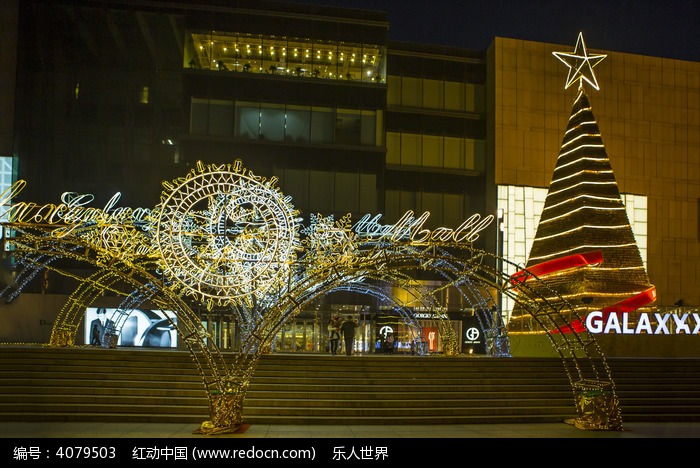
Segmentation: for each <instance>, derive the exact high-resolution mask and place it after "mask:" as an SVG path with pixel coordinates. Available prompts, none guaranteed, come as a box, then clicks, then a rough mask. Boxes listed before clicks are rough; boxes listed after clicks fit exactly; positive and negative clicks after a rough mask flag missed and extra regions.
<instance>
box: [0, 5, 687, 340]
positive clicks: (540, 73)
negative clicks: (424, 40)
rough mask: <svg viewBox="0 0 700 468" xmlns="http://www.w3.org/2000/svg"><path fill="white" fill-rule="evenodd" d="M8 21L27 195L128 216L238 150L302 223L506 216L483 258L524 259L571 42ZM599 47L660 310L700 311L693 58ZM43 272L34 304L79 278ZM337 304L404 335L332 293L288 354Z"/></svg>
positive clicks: (83, 13) (222, 25)
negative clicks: (171, 183)
mask: <svg viewBox="0 0 700 468" xmlns="http://www.w3.org/2000/svg"><path fill="white" fill-rule="evenodd" d="M2 8H3V13H7V14H6V15H2V16H3V18H5V19H4V20H3V21H5V22H7V23H8V25H7V27H6V28H4V31H3V33H2V34H4V35H6V36H7V39H8V43H14V44H16V45H17V47H16V48H15V49H14V50H15V51H16V55H13V54H12V53H8V52H6V51H5V52H3V55H0V61H1V63H2V65H3V70H10V71H11V70H15V69H16V74H14V73H8V72H3V74H2V75H0V77H1V78H2V80H3V83H5V82H7V85H8V86H9V88H10V89H13V90H15V91H16V92H14V93H9V92H6V91H2V94H1V95H0V105H1V106H2V109H0V111H1V112H2V114H3V115H8V116H10V118H9V119H3V122H2V124H3V126H2V127H1V128H0V152H1V153H2V154H0V156H4V157H5V158H4V165H3V167H4V168H5V170H4V172H5V173H6V174H7V177H6V179H7V180H8V181H11V180H14V179H25V180H27V181H28V186H27V188H26V189H25V191H24V192H23V194H22V196H23V199H25V200H32V201H36V202H42V203H52V202H56V201H57V199H58V198H59V197H60V194H61V193H63V192H65V191H73V192H77V193H90V194H93V195H94V197H95V199H94V200H95V201H94V204H95V205H96V206H104V204H105V203H106V202H107V201H108V200H109V199H110V198H111V197H112V196H113V195H114V194H115V193H117V192H120V193H121V194H122V195H121V200H120V203H121V204H122V205H127V206H134V207H137V206H145V207H151V206H155V205H156V204H157V203H158V200H159V196H160V193H161V182H162V181H166V180H170V179H173V178H176V177H180V176H182V175H183V174H185V173H186V172H187V171H188V170H189V169H190V168H191V167H193V165H194V164H195V163H196V162H197V161H200V160H202V161H204V162H213V163H222V162H231V161H233V160H234V159H242V160H243V163H244V164H245V166H246V167H248V168H250V169H251V170H252V171H254V172H255V173H256V174H260V175H264V176H275V177H277V178H278V179H279V181H280V182H279V185H280V188H281V190H282V191H283V192H284V193H285V194H288V195H290V196H291V197H292V199H293V204H294V206H295V207H296V208H297V209H298V210H299V211H300V213H301V216H302V217H303V218H304V219H305V220H306V221H308V219H309V216H310V215H311V214H316V213H321V214H323V215H325V216H328V215H333V216H336V217H338V218H339V217H342V216H343V215H345V214H346V213H351V214H352V217H353V219H360V218H361V217H362V216H363V215H365V214H373V215H374V214H381V215H382V216H383V219H385V220H387V221H388V222H389V221H390V220H396V219H398V218H399V217H400V216H401V214H402V213H404V212H406V211H407V210H413V211H415V212H417V213H422V212H424V211H429V212H430V213H431V216H430V219H429V224H430V227H436V226H457V225H459V224H460V222H462V221H463V220H464V219H466V218H467V217H468V216H469V215H470V214H473V213H480V214H483V215H487V214H493V215H494V216H497V217H498V218H499V221H500V222H499V223H495V224H494V225H492V226H491V227H490V228H489V230H487V231H485V232H484V233H483V235H482V236H481V238H480V239H479V240H478V241H477V245H476V247H478V248H481V249H484V250H488V251H491V252H495V253H497V254H502V255H503V256H504V257H506V258H508V259H509V260H512V262H514V263H517V264H524V263H525V262H526V260H527V254H528V252H529V248H530V244H529V243H531V242H532V239H533V238H534V231H535V228H536V226H537V220H538V217H539V213H540V212H541V209H542V204H543V200H544V194H545V193H546V190H547V187H548V186H549V184H550V182H551V178H552V171H553V169H554V165H555V160H556V157H557V154H558V152H559V147H560V144H561V140H562V135H563V132H564V129H565V127H566V121H567V118H568V114H569V111H570V108H571V104H572V102H573V99H574V98H575V95H574V94H573V91H566V90H564V86H563V83H564V77H565V70H564V69H563V67H562V66H561V64H559V63H558V62H557V61H556V60H555V59H554V58H553V57H552V55H551V52H552V51H553V50H562V48H566V47H567V46H562V45H555V44H543V43H534V42H528V41H522V40H512V39H505V38H498V37H497V38H495V39H494V41H493V43H492V45H491V46H490V47H489V49H488V50H486V51H473V50H464V49H456V48H451V47H443V46H434V45H426V44H407V43H395V42H391V41H389V39H388V30H389V27H390V24H389V21H388V16H387V14H386V13H385V12H382V11H364V10H363V11H359V10H349V9H343V8H332V7H320V6H310V5H298V4H291V3H290V4H285V3H265V2H254V1H244V0H239V1H237V2H223V1H217V0H209V1H207V2H206V3H202V2H193V1H184V0H183V1H174V2H173V1H171V2H162V3H159V2H139V1H125V0H124V1H122V0H98V1H85V2H75V1H43V0H27V1H21V2H20V1H15V2H6V3H5V4H4V5H3V6H2ZM12 18H14V19H15V21H14V22H13V21H12ZM575 34H576V31H572V42H573V39H574V38H575ZM590 40H591V41H594V38H590ZM9 49H12V48H9ZM607 53H608V59H607V61H606V62H603V64H602V65H601V66H600V67H598V68H597V69H596V71H597V73H598V78H599V82H600V88H601V90H600V92H599V93H598V92H597V93H593V94H592V95H591V104H592V106H593V109H594V111H595V114H596V116H597V118H598V121H599V123H600V129H601V134H602V138H603V141H604V143H605V145H606V147H607V151H608V154H609V155H610V160H611V164H612V167H613V170H614V171H615V176H616V178H617V181H618V183H619V187H620V192H621V193H622V194H623V196H624V197H626V198H625V200H628V202H627V207H628V214H629V213H631V219H634V221H635V222H634V223H633V229H634V230H635V236H637V242H638V244H639V246H640V251H642V252H643V255H644V260H645V262H646V266H647V271H648V273H649V277H650V280H651V282H652V283H653V284H655V285H656V287H657V291H658V303H659V304H660V305H664V306H672V305H674V304H677V303H679V301H681V300H682V301H683V303H685V304H688V305H696V306H697V304H698V303H699V302H700V297H699V294H700V293H699V292H698V291H699V289H698V287H697V286H698V284H700V266H698V265H699V262H698V260H699V259H698V255H700V254H699V252H698V244H699V242H698V240H700V227H699V226H698V213H699V211H700V202H699V201H698V200H700V162H699V160H700V155H699V151H700V150H699V148H700V109H699V102H700V99H699V98H698V96H699V93H700V67H699V66H698V63H695V62H684V61H679V60H670V59H665V58H654V57H642V56H635V55H630V54H621V53H616V52H612V51H610V52H607ZM5 65H6V66H5ZM8 86H3V90H7V89H8ZM8 122H9V124H8ZM501 229H502V230H501ZM43 280H44V281H37V284H36V285H34V286H33V289H32V288H30V289H29V290H28V291H29V292H30V293H38V294H41V293H42V292H43V293H45V294H48V295H54V294H55V295H61V294H65V293H66V292H67V290H68V289H69V288H70V287H71V285H70V283H65V282H64V280H63V279H61V278H55V277H49V278H45V279H43ZM107 305H109V304H107ZM443 308H444V313H445V314H446V316H447V318H449V319H450V320H451V323H452V324H453V326H454V327H455V329H456V331H457V332H458V336H461V334H462V329H463V327H466V326H468V325H469V324H470V323H472V321H473V320H474V314H475V311H473V310H470V309H468V308H467V307H465V304H462V303H461V302H460V301H459V300H457V299H455V298H454V297H452V298H450V297H449V294H446V295H445V297H444V298H443ZM503 308H504V311H503V316H504V317H505V318H506V319H507V318H508V308H509V304H508V303H507V301H506V302H504V304H503ZM335 313H340V314H350V315H353V316H354V317H355V318H357V319H358V320H360V321H361V322H362V323H363V325H364V328H363V329H362V330H361V332H360V335H361V338H360V339H359V340H357V343H358V345H357V346H358V347H359V348H358V349H359V350H361V351H364V352H372V351H373V350H374V349H375V347H376V346H378V343H377V339H378V337H379V336H380V334H379V330H380V329H381V327H384V326H390V327H392V329H395V330H396V332H398V333H399V335H401V330H402V328H401V327H402V325H401V323H399V321H397V320H394V319H392V318H391V315H390V314H388V313H385V310H384V307H383V305H382V304H381V303H380V302H379V301H378V300H377V299H376V298H371V297H369V298H368V297H359V296H357V295H350V294H347V293H340V292H339V293H335V294H332V295H329V296H328V297H327V298H324V301H323V302H322V303H319V304H315V305H314V306H313V307H311V308H310V309H309V310H308V311H305V312H304V313H302V314H300V315H299V317H298V318H297V319H296V321H294V322H293V323H289V324H288V325H287V327H286V328H285V329H284V330H283V331H282V332H281V333H280V336H279V340H278V342H277V344H276V346H277V347H278V349H282V350H290V351H322V350H323V347H324V345H325V340H326V338H325V335H326V328H325V324H326V322H327V320H328V318H329V317H330V315H332V314H335ZM42 320H43V319H42ZM202 320H203V323H205V324H206V326H207V328H208V329H209V330H210V333H211V335H212V337H213V339H214V340H215V341H216V343H217V344H218V345H219V346H221V347H222V348H224V349H235V346H236V338H235V337H236V327H235V322H234V321H233V318H232V317H230V316H227V315H226V314H225V313H212V312H210V311H202ZM433 325H434V324H433V323H431V322H430V320H427V319H426V321H425V322H424V323H423V326H424V327H425V328H432V327H433ZM399 342H401V340H399ZM404 348H405V350H406V351H408V346H405V347H404ZM439 349H440V348H439V343H436V347H435V349H434V350H435V351H439ZM463 351H465V352H466V351H467V348H466V347H465V349H463Z"/></svg>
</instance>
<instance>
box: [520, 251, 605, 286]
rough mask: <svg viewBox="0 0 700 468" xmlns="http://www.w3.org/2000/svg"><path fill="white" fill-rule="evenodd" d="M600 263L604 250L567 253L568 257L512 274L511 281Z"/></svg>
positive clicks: (523, 280) (521, 281) (525, 279)
mask: <svg viewBox="0 0 700 468" xmlns="http://www.w3.org/2000/svg"><path fill="white" fill-rule="evenodd" d="M600 263H603V252H602V251H601V250H594V251H592V252H585V253H578V254H573V255H567V256H566V257H561V258H555V259H554V260H548V261H546V262H542V263H538V264H537V265H534V266H531V267H530V268H527V269H525V270H520V271H519V272H517V273H514V274H512V275H511V277H510V282H511V283H512V284H513V285H518V284H520V283H524V282H525V281H527V280H529V279H530V278H532V276H533V275H535V276H538V277H539V276H545V275H548V274H550V273H555V272H557V271H560V270H568V269H569V268H576V267H581V266H586V265H597V264H600Z"/></svg>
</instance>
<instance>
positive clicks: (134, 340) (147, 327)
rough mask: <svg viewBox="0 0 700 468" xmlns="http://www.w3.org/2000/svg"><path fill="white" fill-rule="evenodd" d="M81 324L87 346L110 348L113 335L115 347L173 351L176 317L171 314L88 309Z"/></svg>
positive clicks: (169, 312)
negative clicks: (110, 337) (116, 337)
mask: <svg viewBox="0 0 700 468" xmlns="http://www.w3.org/2000/svg"><path fill="white" fill-rule="evenodd" d="M171 321H172V322H171ZM84 323H85V343H86V344H88V345H92V346H102V347H110V345H111V344H110V343H109V335H110V334H114V335H117V336H118V340H117V342H116V346H133V347H143V348H177V330H176V329H175V327H174V326H173V323H177V317H176V316H175V314H174V313H173V312H171V311H166V310H151V309H132V310H121V309H113V308H105V307H88V308H87V310H86V311H85V322H84Z"/></svg>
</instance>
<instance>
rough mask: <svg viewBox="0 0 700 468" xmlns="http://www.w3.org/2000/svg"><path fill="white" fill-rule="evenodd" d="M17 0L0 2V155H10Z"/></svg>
mask: <svg viewBox="0 0 700 468" xmlns="http://www.w3.org/2000/svg"><path fill="white" fill-rule="evenodd" d="M18 2H19V0H5V1H3V2H1V3H0V44H2V47H0V116H2V118H0V155H4V156H9V155H12V153H13V149H12V142H13V141H12V140H13V135H14V133H13V125H14V118H13V116H14V110H15V73H16V63H17V14H18Z"/></svg>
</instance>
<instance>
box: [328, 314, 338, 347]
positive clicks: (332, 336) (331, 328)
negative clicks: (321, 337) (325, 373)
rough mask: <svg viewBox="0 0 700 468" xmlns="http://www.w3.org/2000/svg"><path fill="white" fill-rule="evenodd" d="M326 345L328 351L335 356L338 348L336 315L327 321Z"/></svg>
mask: <svg viewBox="0 0 700 468" xmlns="http://www.w3.org/2000/svg"><path fill="white" fill-rule="evenodd" d="M328 343H329V351H330V352H331V354H332V355H334V356H335V355H336V354H337V353H338V348H339V347H340V317H339V316H338V315H334V316H333V317H332V318H331V319H330V320H329V321H328Z"/></svg>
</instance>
